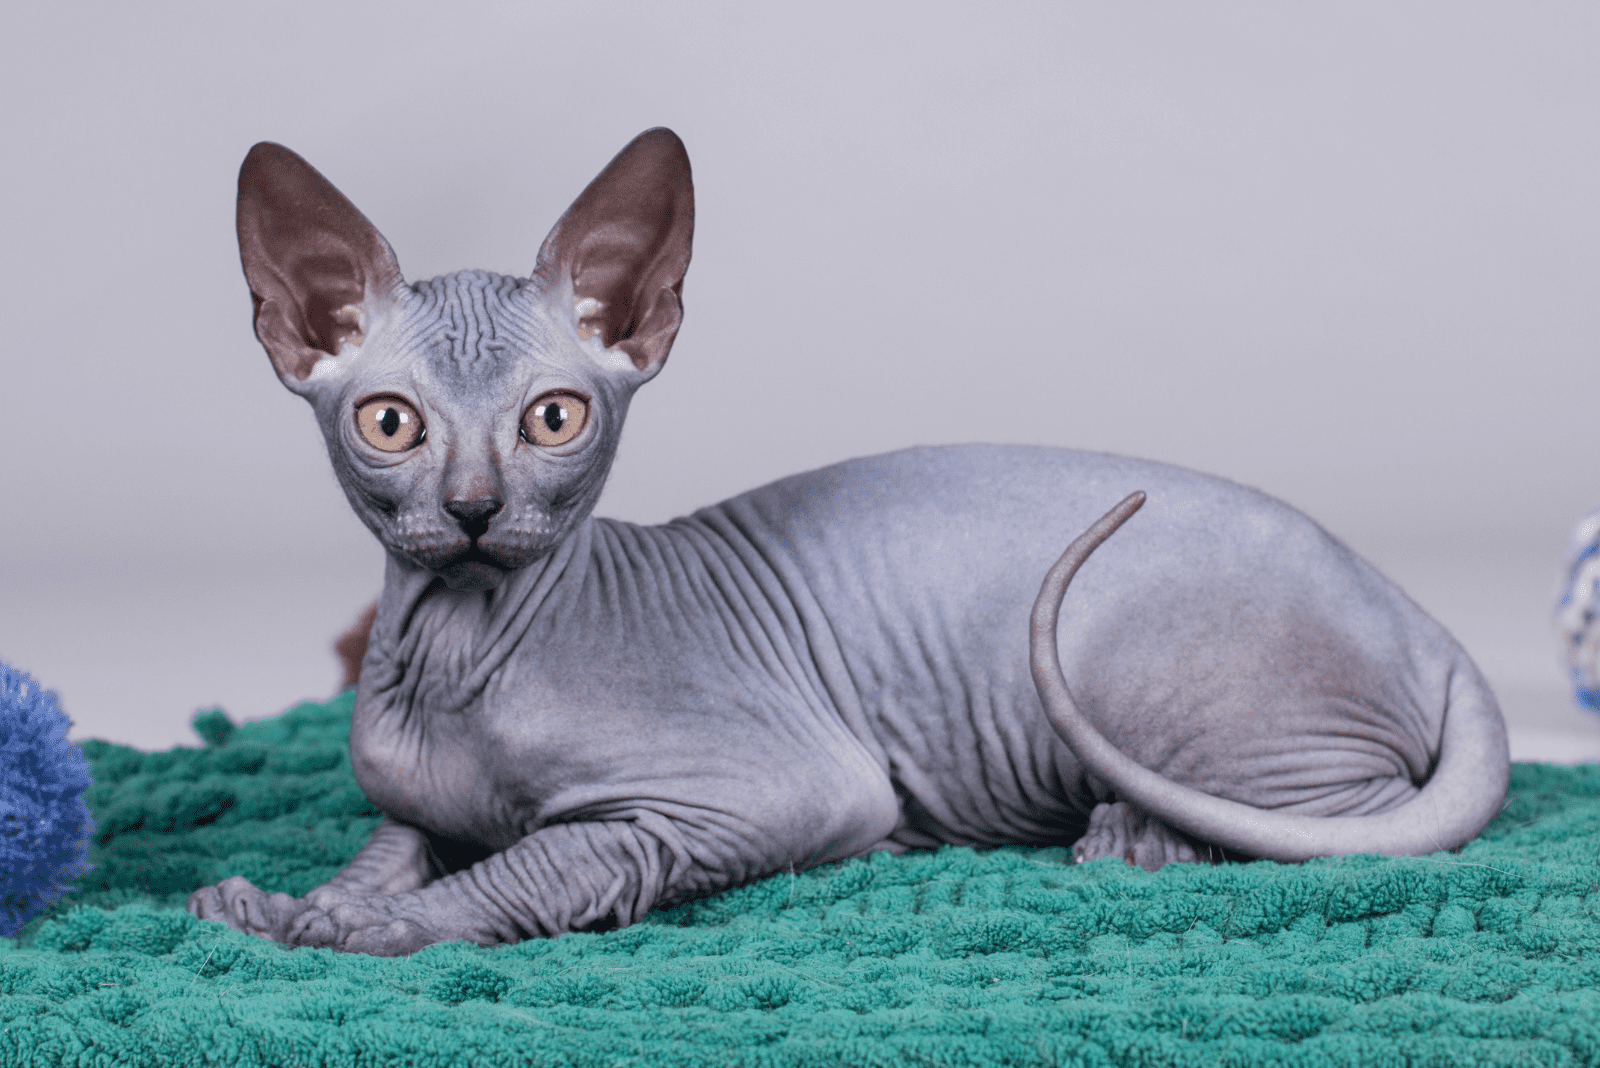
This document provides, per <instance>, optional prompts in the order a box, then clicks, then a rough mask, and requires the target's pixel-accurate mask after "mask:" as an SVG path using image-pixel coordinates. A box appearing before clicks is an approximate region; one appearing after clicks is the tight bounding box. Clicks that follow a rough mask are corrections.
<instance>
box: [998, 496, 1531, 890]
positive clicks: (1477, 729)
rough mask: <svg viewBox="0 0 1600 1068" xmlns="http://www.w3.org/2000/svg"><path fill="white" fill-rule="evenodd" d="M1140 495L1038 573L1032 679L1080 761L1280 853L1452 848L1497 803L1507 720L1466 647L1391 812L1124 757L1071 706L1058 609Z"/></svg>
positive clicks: (1140, 803) (1155, 807)
mask: <svg viewBox="0 0 1600 1068" xmlns="http://www.w3.org/2000/svg"><path fill="white" fill-rule="evenodd" d="M1142 504H1144V494H1143V493H1134V494H1132V495H1130V496H1128V497H1127V498H1125V499H1124V500H1123V501H1122V502H1121V503H1120V504H1118V505H1117V506H1116V507H1115V508H1113V509H1111V511H1109V512H1107V513H1106V514H1105V515H1104V516H1102V517H1101V518H1100V519H1099V520H1098V521H1097V522H1096V523H1095V524H1094V525H1093V526H1091V527H1090V528H1089V529H1088V530H1086V531H1085V532H1084V533H1083V534H1081V535H1079V537H1078V538H1077V539H1076V540H1075V541H1073V543H1072V544H1071V545H1070V546H1068V547H1067V551H1066V552H1065V553H1063V554H1062V555H1061V559H1060V560H1058V561H1057V562H1056V565H1055V566H1054V567H1053V568H1051V569H1050V573H1049V574H1048V575H1046V576H1045V580H1044V585H1043V586H1042V587H1041V588H1040V590H1039V596H1038V599H1037V600H1036V601H1035V602H1034V606H1033V617H1032V621H1031V625H1030V643H1029V649H1030V663H1031V666H1032V668H1033V681H1034V685H1035V686H1037V688H1038V691H1039V697H1040V699H1041V700H1042V701H1043V702H1044V708H1045V714H1046V715H1047V716H1048V717H1049V719H1050V722H1051V724H1052V725H1053V726H1054V727H1055V729H1056V733H1057V734H1059V735H1060V736H1061V738H1062V740H1063V741H1065V742H1066V743H1067V745H1068V747H1069V748H1071V750H1072V752H1073V754H1074V755H1076V756H1077V758H1078V760H1079V761H1080V762H1081V763H1082V764H1083V767H1084V769H1085V770H1086V771H1087V772H1088V773H1089V774H1091V775H1093V776H1094V777H1095V778H1097V779H1099V780H1101V781H1102V782H1104V783H1105V784H1106V785H1107V786H1109V787H1110V788H1111V789H1112V790H1113V791H1114V792H1115V794H1116V796H1117V799H1118V800H1121V801H1126V802H1128V803H1129V804H1130V805H1132V806H1133V807H1135V808H1137V809H1139V810H1141V811H1143V812H1144V813H1145V814H1146V815H1148V816H1152V817H1154V818H1156V819H1158V820H1160V821H1161V822H1163V823H1165V824H1167V825H1168V826H1170V827H1173V828H1175V829H1177V830H1179V831H1182V832H1184V833H1185V834H1188V835H1189V836H1191V837H1193V838H1196V839H1198V840H1200V841H1202V842H1206V843H1209V844H1211V845H1216V846H1221V847H1222V848H1224V849H1227V850H1231V851H1233V852H1236V853H1241V854H1244V855H1246V856H1251V857H1260V858H1264V859H1267V860H1276V861H1285V862H1288V861H1301V860H1307V859H1309V858H1311V857H1326V856H1341V855H1345V854H1350V853H1383V854H1387V855H1391V856H1408V855H1417V854H1423V853H1433V852H1437V851H1441V850H1454V849H1457V848H1459V847H1460V846H1461V845H1462V844H1464V843H1465V842H1467V841H1468V840H1469V839H1471V838H1472V837H1473V836H1474V835H1476V834H1477V833H1478V832H1479V831H1481V830H1482V829H1483V828H1484V826H1485V825H1486V824H1487V823H1488V822H1489V820H1490V819H1492V818H1493V817H1494V815H1495V813H1496V812H1498V811H1499V809H1500V804H1501V801H1502V799H1503V798H1504V796H1505V790H1506V784H1507V781H1508V777H1509V772H1510V758H1509V755H1508V753H1507V749H1506V736H1505V727H1504V725H1503V722H1502V720H1501V718H1500V710H1499V706H1498V704H1497V703H1496V702H1495V699H1494V695H1493V694H1492V693H1491V692H1490V690H1489V687H1488V684H1487V683H1486V682H1485V681H1484V679H1483V677H1482V676H1481V675H1480V674H1479V673H1478V671H1477V669H1476V668H1475V667H1474V666H1473V665H1472V663H1471V662H1470V661H1468V660H1467V659H1466V658H1465V657H1464V656H1463V657H1461V659H1460V662H1459V663H1458V665H1457V666H1456V669H1455V670H1454V671H1453V672H1452V673H1451V676H1450V683H1449V692H1448V700H1447V703H1446V707H1445V715H1444V729H1443V735H1442V738H1441V741H1440V747H1439V748H1440V751H1439V759H1438V761H1437V763H1436V765H1435V767H1434V771H1433V774H1432V775H1431V776H1430V777H1429V779H1428V781H1427V783H1426V784H1425V785H1424V786H1423V787H1422V789H1421V790H1419V791H1418V792H1417V793H1416V794H1415V795H1414V796H1412V797H1411V798H1409V799H1408V800H1407V801H1405V802H1404V803H1403V804H1401V805H1400V806H1399V807H1397V808H1394V809H1391V810H1390V811H1388V812H1383V813H1378V814H1375V815H1370V816H1307V815H1301V814H1297V813H1290V812H1282V811H1278V810H1274V809H1264V808H1257V807H1256V806H1254V805H1250V804H1245V803H1243V802H1239V801H1230V800H1228V799H1226V798H1221V797H1213V796H1211V795H1210V794H1206V793H1202V792H1200V791H1199V790H1195V789H1192V788H1191V787H1188V786H1184V785H1182V784H1181V783H1177V782H1173V781H1172V780H1170V779H1168V778H1166V777H1165V776H1163V775H1161V774H1159V773H1157V772H1154V771H1151V770H1150V769H1148V768H1146V767H1143V766H1142V765H1140V764H1139V763H1137V762H1136V761H1134V760H1132V759H1130V758H1129V757H1128V756H1127V755H1126V754H1124V753H1123V752H1122V751H1121V750H1119V749H1117V748H1116V746H1114V745H1112V744H1111V743H1110V742H1109V741H1107V740H1106V737H1105V736H1104V735H1103V734H1101V733H1100V731H1099V730H1098V729H1097V728H1096V727H1095V726H1094V724H1093V723H1091V722H1090V721H1089V719H1088V718H1087V717H1086V716H1084V715H1083V713H1082V712H1080V711H1079V710H1078V707H1077V705H1076V703H1075V702H1074V701H1073V698H1072V694H1071V692H1070V691H1069V690H1068V688H1067V680H1066V677H1065V676H1064V675H1063V673H1062V670H1061V658H1060V653H1059V652H1058V649H1057V645H1056V618H1057V616H1058V615H1059V613H1060V611H1061V603H1062V600H1063V599H1064V598H1065V596H1066V591H1067V584H1068V583H1069V582H1071V581H1072V576H1073V575H1074V574H1075V573H1076V572H1077V570H1078V568H1079V567H1080V566H1081V565H1082V564H1083V562H1084V561H1085V560H1086V559H1088V557H1089V554H1090V553H1092V552H1093V551H1094V550H1095V548H1096V547H1097V546H1099V544H1100V543H1101V542H1103V541H1105V540H1106V539H1107V538H1109V537H1110V536H1111V535H1112V534H1113V533H1114V532H1115V531H1116V529H1117V528H1118V527H1120V526H1121V525H1122V524H1123V523H1124V522H1125V521H1126V520H1127V519H1128V517H1129V516H1131V515H1133V513H1134V512H1136V511H1138V510H1139V507H1140V506H1141V505H1142Z"/></svg>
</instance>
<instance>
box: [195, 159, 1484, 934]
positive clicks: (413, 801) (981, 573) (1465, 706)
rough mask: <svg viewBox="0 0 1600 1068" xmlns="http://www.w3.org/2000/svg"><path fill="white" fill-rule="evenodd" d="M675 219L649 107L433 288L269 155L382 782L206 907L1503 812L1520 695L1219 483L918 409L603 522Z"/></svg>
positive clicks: (480, 913) (1257, 853)
mask: <svg viewBox="0 0 1600 1068" xmlns="http://www.w3.org/2000/svg"><path fill="white" fill-rule="evenodd" d="M693 219H694V200H693V190H692V186H691V182H690V174H689V161H688V157H687V155H686V153H685V152H684V149H683V145H682V143H681V142H680V141H679V140H678V138H677V137H676V136H675V135H674V134H672V133H671V132H670V131H667V130H662V129H657V130H650V131H648V132H646V133H644V134H641V135H640V136H639V137H637V138H636V139H634V141H633V142H631V143H630V144H629V145H628V146H627V147H626V148H624V149H623V150H622V152H620V153H619V154H618V155H617V157H616V158H615V159H614V160H612V161H611V163H610V164H609V165H608V166H607V167H606V168H605V169H604V170H603V171H602V172H601V173H600V175H599V176H598V177H597V178H596V179H595V180H594V181H593V182H592V183H591V184H590V185H589V187H588V188H587V189H585V190H584V191H583V193H582V195H581V196H579V197H578V199H577V200H576V201H575V202H574V203H573V205H572V206H571V207H570V208H569V209H568V210H567V212H566V214H565V215H563V216H562V217H561V219H560V221H559V222H557V223H556V226H555V228H554V229H553V230H552V231H551V232H550V236H549V237H548V238H546V240H545V242H544V245H543V246H542V248H541V249H540V250H539V255H538V260H537V263H536V265H535V267H534V270H533V273H532V276H531V277H529V278H513V277H507V276H504V275H497V274H490V273H487V272H483V271H462V272H458V273H455V274H449V275H445V276H443V277H440V278H435V279H432V280H430V281H426V282H417V283H411V284H408V283H407V282H405V281H404V279H403V278H402V277H401V274H400V268H399V265H398V263H397V262H396V260H395V256H394V253H393V251H391V249H390V247H389V245H388V243H387V242H386V241H385V240H384V239H383V237H382V236H381V235H380V234H379V233H378V231H377V230H376V229H374V227H373V226H372V224H371V223H369V222H368V221H367V220H366V218H365V217H364V216H362V214H361V213H360V212H359V211H357V210H356V208H355V207H354V205H352V204H351V203H350V202H349V201H348V200H346V199H345V198H344V196H342V195H341V194H340V193H339V192H338V190H336V189H335V188H334V187H333V186H332V185H331V184H329V183H328V181H327V180H326V179H324V178H323V177H322V176H321V175H320V174H318V173H317V172H316V171H315V170H313V169H312V168H311V167H310V165H308V164H307V163H306V162H305V161H304V160H302V159H301V158H300V157H299V156H297V155H295V154H294V153H293V152H290V151H289V150H288V149H285V148H283V147H281V146H279V145H274V144H260V145H257V146H256V147H255V148H253V149H252V150H251V151H250V154H249V156H248V157H247V158H246V159H245V162H244V166H243V169H242V170H241V172H240V175H239V243H240V249H241V254H242V258H243V261H244V272H245V276H246V278H247V280H248V281H249V284H250V292H251V295H252V297H253V298H254V301H255V330H256V335H257V337H258V338H260V340H261V343H262V345H263V346H264V347H265V348H266V350H267V354H268V355H269V356H270V357H271V361H272V365H273V367H274V368H275V369H276V371H277V374H278V377H279V378H280V379H281V380H282V382H283V384H284V385H286V386H287V387H288V388H289V389H290V390H292V391H293V392H295V393H298V394H300V395H301V396H302V397H304V398H305V399H306V400H307V401H309V402H310V403H311V405H312V407H313V409H314V410H315V412H316V417H317V421H318V423H319V425H320V426H321V428H322V433H323V435H324V436H325V438H326V439H327V446H328V454H329V456H330V457H331V459H332V461H333V466H334V470H335V472H336V473H337V475H338V478H339V482H340V484H341V485H342V486H343V487H344V490H345V493H346V495H347V496H348V497H349V500H350V504H351V506H352V507H353V508H354V509H355V510H356V514H357V515H359V516H360V517H361V519H362V521H363V522H365V523H366V524H367V526H368V527H369V528H370V529H371V530H372V532H373V533H374V534H375V535H377V537H378V539H379V541H381V542H382V543H383V545H384V548H385V549H386V550H387V552H388V562H387V570H386V573H385V578H384V586H383V592H382V595H381V598H380V600H379V602H378V607H377V615H376V619H375V621H374V623H373V625H372V631H371V640H370V643H369V645H368V648H367V650H366V655H365V659H364V661H363V664H362V669H361V676H360V685H359V688H358V690H357V694H356V703H355V713H354V718H353V720H352V723H351V731H350V759H351V765H352V767H353V769H354V772H355V775H356V778H357V780H358V781H359V783H360V784H361V788H362V789H363V790H364V791H366V794H367V796H368V797H369V798H371V799H372V801H373V803H374V804H376V805H377V806H378V808H380V809H381V810H382V811H383V812H384V813H385V815H386V818H385V819H384V821H383V822H382V823H381V824H380V825H379V826H378V828H377V830H376V831H375V832H374V834H373V836H372V840H371V842H370V843H369V844H368V845H367V846H366V847H365V848H363V849H362V850H361V851H360V853H359V854H358V855H357V856H356V858H355V859H354V860H353V861H352V862H351V864H350V865H349V866H348V867H347V868H345V869H344V870H343V871H341V872H340V873H339V874H338V875H337V876H335V877H334V878H333V880H332V881H330V882H329V883H327V884H326V885H324V886H321V887H318V888H317V889H315V890H313V891H311V892H310V893H308V894H307V895H306V896H305V897H303V898H294V897H290V896H288V895H286V894H281V893H265V892H263V891H261V890H258V889H257V888H256V887H255V886H253V885H251V884H250V883H249V882H248V881H246V880H245V879H244V878H242V877H239V876H235V877H233V878H230V879H227V880H224V881H223V882H221V883H218V884H217V885H215V886H209V887H204V888H202V889H200V890H197V891H195V892H194V894H193V895H192V896H191V897H190V899H189V909H190V911H191V912H193V913H195V914H196V915H198V916H202V917H211V918H216V919H220V920H223V921H225V922H227V923H228V924H230V925H232V926H233V927H235V928H237V929H239V930H241V931H247V932H251V933H254V934H258V935H262V936H265V937H267V938H271V939H274V940H276V941H279V942H283V943H288V944H293V945H314V946H331V947H334V948H337V949H344V950H360V951H365V952H369V953H378V954H398V953H406V952H410V951H412V950H415V949H417V948H419V947H421V946H424V945H427V944H429V943H433V942H439V941H445V940H451V939H467V940H470V941H473V942H478V943H485V944H487V943H495V942H506V941H513V940H517V939H522V938H528V937H531V936H538V935H553V934H557V933H559V932H562V931H567V930H573V929H581V928H594V927H599V926H605V925H616V924H627V923H631V922H633V921H635V920H637V919H639V917H640V916H642V915H643V914H644V913H645V912H646V911H648V910H650V909H652V908H655V907H657V906H662V905H667V904H671V903H673V902H678V901H683V900H685V899H687V898H691V897H694V896H696V895H702V894H706V893H710V892H713V891H716V890H719V889H722V888H725V887H729V886H733V885H736V884H738V883H742V882H745V881H747V880H751V879H756V878H759V877H761V876H764V875H767V874H770V873H773V872H779V871H785V870H791V869H793V870H798V869H801V868H806V867H809V866H811V865H816V864H822V863H825V862H828V861H832V860H838V859H840V858H844V857H850V856H854V855H858V854H861V853H865V852H867V851H869V850H874V849H891V850H904V849H911V848H922V847H933V846H937V845H939V844H941V843H961V844H968V845H973V846H995V845H1001V844H1006V843H1020V844H1046V843H1065V842H1069V841H1075V843H1076V844H1075V845H1074V846H1073V854H1074V856H1075V857H1076V858H1077V859H1078V860H1087V859H1092V858H1097V857H1103V856H1107V855H1112V856H1119V857H1123V858H1126V859H1127V860H1128V861H1130V862H1132V863H1137V864H1139V865H1141V866H1143V867H1145V868H1150V869H1154V868H1157V867H1159V866H1160V865H1161V864H1162V863H1164V862H1169V861H1194V860H1205V859H1215V858H1217V857H1218V856H1219V855H1220V854H1221V853H1222V852H1226V853H1231V854H1236V855H1243V856H1249V857H1264V858H1271V859H1276V860H1280V861H1294V860H1300V859H1304V858H1307V857H1316V856H1325V855H1335V854H1344V853H1352V852H1380V853H1389V854H1408V853H1423V852H1431V851H1434V850H1443V849H1453V848H1455V847H1457V846H1459V845H1461V844H1462V843H1463V842H1465V841H1466V840H1467V839H1469V838H1470V837H1472V836H1473V835H1474V834H1476V833H1477V832H1478V831H1479V830H1480V829H1482V827H1483V826H1484V824H1485V823H1486V822H1487V821H1488V820H1489V818H1490V817H1491V816H1492V815H1493V814H1494V812H1495V811H1496V809H1497V808H1498V806H1499V804H1500V800H1501V798H1502V796H1503V794H1504V791H1505V786H1506V780H1507V753H1506V740H1505V729H1504V726H1503V724H1502V722H1501V719H1500V713H1499V709H1498V707H1497V705H1496V703H1495V700H1494V697H1493V695H1492V694H1491V693H1490V691H1489V688H1488V687H1487V685H1486V684H1485V683H1484V680H1483V678H1482V677H1481V676H1480V674H1479V673H1478V670H1477V669H1476V668H1475V667H1474V665H1473V664H1472V662H1471V660H1469V659H1468V657H1467V655H1466V654H1465V653H1464V652H1463V651H1462V650H1461V648H1460V647H1459V646H1458V645H1457V644H1456V643H1455V641H1454V640H1453V639H1452V638H1451V637H1450V636H1449V635H1448V634H1447V633H1446V632H1445V630H1444V629H1443V628H1442V627H1440V626H1439V625H1438V624H1437V623H1435V622H1434V621H1433V620H1432V619H1430V618H1429V617H1428V616H1427V615H1425V614H1424V613H1423V612H1422V611H1421V610H1420V609H1419V608H1417V607H1416V606H1415V605H1414V604H1413V603H1412V602H1411V601H1409V600H1408V599H1407V598H1406V597H1405V595H1404V594H1402V593H1401V592H1400V591H1399V590H1398V589H1396V588H1395V587H1394V586H1392V585H1391V584H1389V583H1388V582H1387V581H1385V580H1384V579H1383V578H1382V577H1381V576H1379V575H1378V573H1377V572H1376V571H1374V570H1373V568H1371V567H1370V566H1369V565H1367V564H1366V563H1365V562H1364V561H1362V560H1361V559H1359V558H1358V557H1357V556H1355V555H1354V554H1353V553H1352V552H1350V551H1349V550H1348V549H1347V548H1345V547H1344V546H1343V545H1342V544H1341V543H1339V542H1338V541H1336V540H1334V539H1333V538H1332V537H1330V536H1329V535H1328V534H1327V533H1325V532H1324V531H1323V530H1322V529H1321V528H1320V527H1318V526H1317V525H1316V524H1315V523H1313V522H1312V521H1311V520H1309V519H1307V518H1305V517H1304V516H1302V515H1301V514H1300V513H1298V512H1296V511H1294V510H1293V509H1291V508H1289V507H1288V506H1287V505H1284V504H1282V503H1280V502H1278V501H1276V500H1274V499H1272V498H1270V497H1267V496H1265V495H1263V494H1261V493H1258V492H1255V491H1253V490H1250V489H1246V488H1244V487H1242V486H1239V485H1235V484H1233V483H1231V482H1227V481H1224V480H1222V479H1217V478H1212V477H1207V476H1205V475H1200V474H1196V473H1193V472H1190V471H1185V470H1182V469H1179V468H1175V467H1170V466H1166V465H1162V464H1157V463H1150V462H1145V461H1141V460H1133V459H1125V458H1121V457H1115V456H1106V455H1100V454H1096V453H1088V452H1077V451H1070V450H1065V449H1051V448H1026V447H1001V446H985V445H973V446H961V447H946V448H919V449H910V450H907V451H904V452H897V453H891V454H889V455H885V456H876V457H870V458H866V459H858V460H852V461H849V462H846V463H842V464H837V465H835V466H832V467H826V468H823V469H821V470H817V471H812V472H810V473H807V474H802V475H796V476H794V477H792V478H786V479H783V480H781V481H779V482H775V483H773V484H771V485H769V486H765V487H763V488H761V489H757V490H754V491H752V492H749V493H746V494H744V495H742V496H738V497H735V498H733V499H732V500H728V501H725V502H723V503H721V504H717V505H714V506H712V507H709V508H706V509H703V510H701V511H699V512H696V513H694V514H693V515H690V516H688V517H686V518H682V519H677V520H674V521H672V522H670V523H666V524H663V525H661V526H636V525H633V524H629V523H623V522H616V521H612V520H607V519H596V518H593V517H591V515H590V512H591V510H592V508H593V507H594V503H595V500H596V498H597V497H598V496H599V494H600V488H601V484H602V483H603V482H604V481H605V478H606V474H607V472H608V470H609V468H610V466H611V461H612V457H613V456H614V454H615V452H616V448H617V440H618V436H619V434H620V433H621V429H622V422H623V418H624V416H625V415H626V414H627V410H628V404H629V401H630V399H631V398H632V396H633V393H634V391H635V390H636V389H638V387H639V386H641V385H643V384H644V383H645V382H648V381H649V380H650V379H651V378H652V377H654V375H655V374H656V372H658V371H659V370H661V367H662V364H663V363H664V361H665V360H666V358H667V351H668V349H669V348H670V347H671V345H672V341H673V338H674V337H675V335H676V334H677V331H678V325H679V322H680V319H681V317H682V304H681V301H680V294H681V291H682V285H683V276H684V272H685V270H686V269H687V267H688V264H689V246H690V238H691V234H692V231H693ZM1119 500H1120V501H1121V503H1120V504H1118V503H1117V502H1118V501H1119ZM1146 502H1147V503H1146ZM1141 504H1142V505H1143V508H1142V510H1139V509H1140V507H1141ZM1108 508H1110V511H1109V512H1107V509H1108ZM1136 511H1137V514H1136V515H1135V514H1134V513H1135V512H1136ZM1119 527H1120V529H1119ZM1080 532H1083V533H1081V534H1080ZM1074 535H1079V536H1078V537H1077V540H1076V541H1073V542H1072V544H1071V546H1070V547H1069V548H1068V550H1067V552H1066V555H1065V556H1062V557H1061V558H1060V560H1059V561H1057V562H1056V563H1055V566H1054V568H1053V569H1052V566H1051V565H1052V561H1053V560H1055V558H1056V554H1057V552H1058V551H1059V550H1060V548H1061V546H1062V545H1063V544H1065V543H1066V542H1068V541H1069V540H1070V539H1072V538H1073V536H1074ZM1091 553H1092V555H1091ZM1047 573H1048V577H1046V575H1047ZM1074 575H1075V576H1076V577H1075V578H1074ZM1042 577H1044V578H1045V582H1044V587H1043V589H1042V590H1040V589H1039V588H1038V583H1039V582H1040V579H1041V578H1042ZM1069 580H1071V583H1072V585H1071V597H1070V598H1068V599H1067V601H1066V607H1065V608H1064V609H1063V607H1062V604H1063V595H1064V593H1065V592H1066V589H1067V583H1068V581H1069ZM1030 609H1031V616H1030ZM1058 615H1064V616H1065V618H1064V620H1062V621H1061V624H1060V627H1059V631H1058V622H1057V617H1058ZM1030 634H1031V646H1030ZM1030 649H1031V657H1030Z"/></svg>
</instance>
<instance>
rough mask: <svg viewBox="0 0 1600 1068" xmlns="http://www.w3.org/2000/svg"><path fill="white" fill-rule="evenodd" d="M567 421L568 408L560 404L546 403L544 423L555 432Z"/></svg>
mask: <svg viewBox="0 0 1600 1068" xmlns="http://www.w3.org/2000/svg"><path fill="white" fill-rule="evenodd" d="M566 421H567V410H566V409H565V408H563V407H561V405H559V404H546V405H545V406H544V425H545V426H547V427H549V428H550V432H551V433H552V434H553V433H555V432H556V431H558V430H560V429H561V424H563V423H565V422H566Z"/></svg>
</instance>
